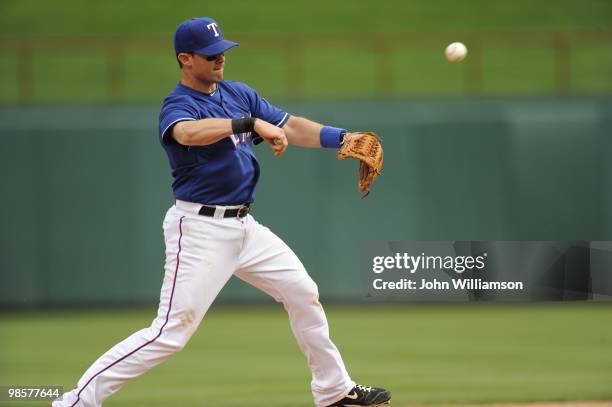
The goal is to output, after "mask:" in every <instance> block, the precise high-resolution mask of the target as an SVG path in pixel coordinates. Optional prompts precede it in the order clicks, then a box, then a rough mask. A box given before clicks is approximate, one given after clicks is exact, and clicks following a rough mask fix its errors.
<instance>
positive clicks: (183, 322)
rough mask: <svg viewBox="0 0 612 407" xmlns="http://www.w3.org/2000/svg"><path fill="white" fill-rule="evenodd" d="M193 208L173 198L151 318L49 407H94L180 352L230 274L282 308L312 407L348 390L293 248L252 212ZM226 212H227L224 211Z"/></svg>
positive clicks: (312, 289) (343, 370)
mask: <svg viewBox="0 0 612 407" xmlns="http://www.w3.org/2000/svg"><path fill="white" fill-rule="evenodd" d="M199 208H200V205H198V204H193V203H189V202H183V201H177V202H176V205H174V206H173V207H171V208H170V209H169V210H168V212H167V214H166V217H165V219H164V224H163V227H164V238H165V243H166V263H165V276H164V280H163V284H162V288H161V293H160V301H159V308H158V312H157V317H156V318H155V319H154V320H153V323H152V324H151V326H150V327H148V328H144V329H142V330H140V331H138V332H136V333H134V334H133V335H132V336H130V337H128V338H127V339H125V340H123V341H122V342H120V343H118V344H117V345H115V346H114V347H112V348H111V349H110V350H109V351H108V352H106V353H105V354H104V355H102V356H101V357H100V358H99V359H98V360H96V361H95V362H94V364H93V365H92V366H91V367H90V368H89V369H88V370H87V371H86V372H85V374H84V375H83V376H82V377H81V379H80V380H79V382H78V385H77V387H76V388H75V389H74V390H72V391H70V392H68V393H65V394H64V396H63V398H62V400H61V401H55V402H54V403H53V407H94V406H96V407H97V406H101V405H102V403H103V402H104V400H106V399H107V398H108V397H110V396H111V395H112V394H114V393H115V392H117V391H118V390H119V389H120V388H121V387H122V386H123V385H124V384H125V383H126V382H127V381H128V380H130V379H132V378H134V377H137V376H140V375H141V374H143V373H145V372H146V371H148V370H149V369H151V368H153V367H154V366H157V365H159V364H160V363H162V362H163V361H165V360H166V359H168V358H169V357H170V356H172V355H173V354H175V353H176V352H178V351H180V350H181V349H183V347H184V346H185V345H186V344H187V342H188V341H189V339H190V338H191V336H192V335H193V334H194V333H195V331H196V329H197V328H198V325H199V324H200V322H201V321H202V318H203V317H204V314H205V313H206V311H207V310H208V308H209V307H210V305H211V304H212V302H213V301H214V299H215V298H216V297H217V295H218V294H219V291H221V288H223V286H224V285H225V284H226V283H227V281H228V280H229V278H230V277H231V276H232V275H233V274H234V275H236V276H238V277H239V278H241V279H242V280H244V281H246V282H248V283H249V284H251V285H253V286H255V287H257V288H259V289H260V290H262V291H264V292H266V293H267V294H269V295H270V296H272V297H273V298H274V299H275V300H276V301H278V302H281V303H283V305H284V307H285V309H286V310H287V312H288V314H289V321H290V324H291V329H292V330H293V334H294V335H295V338H296V339H297V342H298V344H299V347H300V349H301V350H302V352H303V353H304V355H305V356H306V359H307V361H308V366H309V367H310V370H311V371H312V381H311V388H312V395H313V397H314V400H315V403H316V405H317V406H326V405H328V404H331V403H333V402H335V401H337V400H339V399H341V398H342V397H344V396H345V395H346V394H348V392H349V391H350V389H351V388H353V386H354V385H355V382H353V381H352V380H351V379H350V377H349V375H348V373H347V371H346V368H345V367H344V363H343V361H342V358H341V356H340V353H339V352H338V349H337V348H336V346H335V345H334V344H333V343H332V341H331V340H330V338H329V329H328V325H327V319H326V317H325V313H324V312H323V308H322V307H321V304H320V303H319V294H318V290H317V285H316V284H315V282H314V281H313V280H312V279H311V278H310V276H309V275H308V273H307V272H306V270H305V269H304V266H303V265H302V263H301V262H300V260H299V259H298V258H297V256H296V255H295V254H294V253H293V251H292V250H291V249H290V248H289V247H288V246H287V245H286V244H285V243H284V242H283V241H282V240H281V239H280V238H279V237H277V236H276V235H275V234H274V233H272V232H271V231H270V230H269V229H268V228H266V227H265V226H262V225H261V224H259V223H258V222H257V221H256V220H255V219H254V218H253V217H252V216H251V215H247V216H246V217H244V218H242V219H240V220H239V219H237V218H223V212H224V210H225V209H224V208H218V209H217V212H216V213H215V217H207V216H201V215H198V214H197V213H198V210H199ZM226 208H231V207H226Z"/></svg>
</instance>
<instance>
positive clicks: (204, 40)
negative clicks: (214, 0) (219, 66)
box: [174, 17, 238, 56]
mask: <svg viewBox="0 0 612 407" xmlns="http://www.w3.org/2000/svg"><path fill="white" fill-rule="evenodd" d="M236 45H238V43H237V42H232V41H228V40H224V39H223V34H221V27H219V24H218V23H217V22H216V21H215V20H213V19H212V18H209V17H199V18H191V19H189V20H187V21H185V22H183V23H181V25H179V26H178V27H177V29H176V32H175V33H174V50H175V51H176V53H177V54H178V53H179V52H193V53H195V54H199V55H204V56H211V55H217V54H220V53H222V52H225V51H227V50H228V49H230V48H233V47H235V46H236Z"/></svg>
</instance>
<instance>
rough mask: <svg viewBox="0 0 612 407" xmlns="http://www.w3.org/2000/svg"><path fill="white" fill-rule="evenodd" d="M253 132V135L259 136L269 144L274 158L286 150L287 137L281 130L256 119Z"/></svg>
mask: <svg viewBox="0 0 612 407" xmlns="http://www.w3.org/2000/svg"><path fill="white" fill-rule="evenodd" d="M254 130H255V133H257V134H259V136H260V137H261V138H262V139H264V140H265V141H266V142H268V144H270V147H271V148H272V151H274V155H275V156H277V157H278V156H279V155H281V154H282V153H284V152H285V150H286V149H287V146H288V145H289V142H288V141H287V136H286V135H285V131H284V130H283V129H281V128H279V127H276V126H274V125H273V124H270V123H268V122H266V121H264V120H261V119H257V120H255V128H254Z"/></svg>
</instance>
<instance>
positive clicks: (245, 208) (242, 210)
mask: <svg viewBox="0 0 612 407" xmlns="http://www.w3.org/2000/svg"><path fill="white" fill-rule="evenodd" d="M242 214H244V215H243V216H241V215H242ZM248 214H249V207H248V206H244V205H243V206H241V207H240V209H238V212H236V219H238V220H240V218H242V217H244V216H246V215H248Z"/></svg>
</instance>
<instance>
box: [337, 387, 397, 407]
mask: <svg viewBox="0 0 612 407" xmlns="http://www.w3.org/2000/svg"><path fill="white" fill-rule="evenodd" d="M389 400H391V392H390V391H389V390H385V389H380V388H378V387H366V386H362V385H360V384H358V385H357V386H355V387H353V388H352V389H351V391H350V392H349V394H347V395H346V397H345V398H343V399H342V400H338V401H336V402H335V403H334V404H330V405H329V406H327V407H352V406H372V407H375V406H382V405H384V404H389Z"/></svg>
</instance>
